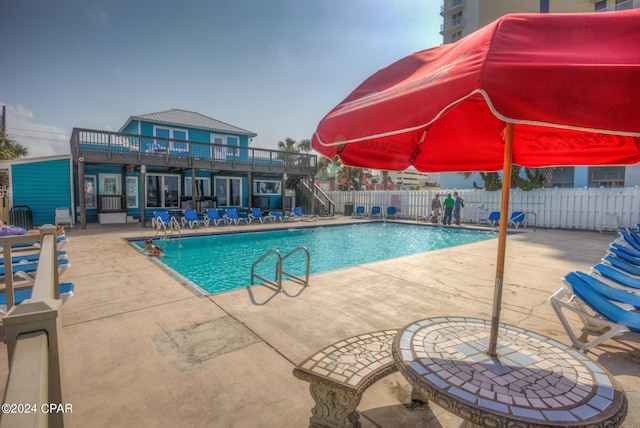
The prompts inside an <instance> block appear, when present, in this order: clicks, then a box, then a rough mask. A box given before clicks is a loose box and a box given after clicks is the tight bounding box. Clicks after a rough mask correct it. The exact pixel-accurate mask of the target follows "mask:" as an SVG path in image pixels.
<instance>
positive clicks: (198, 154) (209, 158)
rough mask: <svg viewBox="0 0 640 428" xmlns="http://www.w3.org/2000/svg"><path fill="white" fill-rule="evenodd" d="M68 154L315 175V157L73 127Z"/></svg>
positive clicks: (86, 158) (88, 158)
mask: <svg viewBox="0 0 640 428" xmlns="http://www.w3.org/2000/svg"><path fill="white" fill-rule="evenodd" d="M71 153H72V155H73V156H74V158H75V159H79V158H83V159H84V161H85V162H93V163H108V164H132V163H133V164H139V165H148V166H169V167H194V168H203V169H210V170H225V171H256V172H276V173H289V174H298V175H307V176H308V175H314V174H315V173H316V171H317V159H318V158H317V156H316V155H311V154H307V153H292V152H285V151H279V150H269V149H260V148H253V147H240V146H232V145H223V144H212V143H201V142H197V141H189V140H175V139H170V138H159V137H151V136H144V135H134V134H120V133H117V132H109V131H99V130H91V129H78V128H75V129H74V130H73V132H72V134H71Z"/></svg>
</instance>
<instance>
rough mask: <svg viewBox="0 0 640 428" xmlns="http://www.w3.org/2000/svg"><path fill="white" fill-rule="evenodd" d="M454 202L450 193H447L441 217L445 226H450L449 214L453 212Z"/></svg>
mask: <svg viewBox="0 0 640 428" xmlns="http://www.w3.org/2000/svg"><path fill="white" fill-rule="evenodd" d="M455 203H456V202H455V201H454V200H453V198H452V197H451V193H447V197H446V198H445V200H444V217H443V218H442V224H444V225H445V226H451V214H452V213H453V206H454V205H455Z"/></svg>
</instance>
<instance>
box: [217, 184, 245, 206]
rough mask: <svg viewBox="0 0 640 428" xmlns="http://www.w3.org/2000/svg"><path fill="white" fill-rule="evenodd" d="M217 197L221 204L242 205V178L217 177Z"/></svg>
mask: <svg viewBox="0 0 640 428" xmlns="http://www.w3.org/2000/svg"><path fill="white" fill-rule="evenodd" d="M215 186H216V187H215V190H216V198H217V199H218V205H219V206H236V207H238V206H240V205H241V204H242V179H240V178H230V177H216V179H215Z"/></svg>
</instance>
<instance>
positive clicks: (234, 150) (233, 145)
mask: <svg viewBox="0 0 640 428" xmlns="http://www.w3.org/2000/svg"><path fill="white" fill-rule="evenodd" d="M227 145H228V146H230V147H229V148H228V149H227V154H228V155H229V156H238V155H239V154H240V149H239V148H238V146H240V144H239V142H238V137H227Z"/></svg>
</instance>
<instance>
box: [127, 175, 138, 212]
mask: <svg viewBox="0 0 640 428" xmlns="http://www.w3.org/2000/svg"><path fill="white" fill-rule="evenodd" d="M126 180H127V182H126V186H127V208H138V177H127V178H126Z"/></svg>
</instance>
